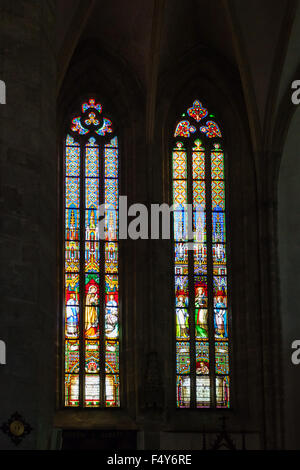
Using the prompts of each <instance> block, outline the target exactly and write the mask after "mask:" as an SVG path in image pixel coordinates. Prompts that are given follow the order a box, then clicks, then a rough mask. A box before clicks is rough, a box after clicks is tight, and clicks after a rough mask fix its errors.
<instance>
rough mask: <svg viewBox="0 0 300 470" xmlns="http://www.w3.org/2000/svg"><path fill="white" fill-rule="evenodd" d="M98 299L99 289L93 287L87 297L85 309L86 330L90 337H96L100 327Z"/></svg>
mask: <svg viewBox="0 0 300 470" xmlns="http://www.w3.org/2000/svg"><path fill="white" fill-rule="evenodd" d="M98 299H99V298H98V294H97V287H96V286H94V285H91V286H90V287H89V290H88V293H87V296H86V307H85V328H86V332H87V335H88V336H95V333H96V330H97V327H98V315H97V305H98ZM89 330H90V331H89Z"/></svg>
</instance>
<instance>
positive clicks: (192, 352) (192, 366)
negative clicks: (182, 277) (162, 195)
mask: <svg viewBox="0 0 300 470" xmlns="http://www.w3.org/2000/svg"><path fill="white" fill-rule="evenodd" d="M187 193H188V194H187V197H188V204H190V205H191V207H192V209H193V157H192V142H189V143H188V145H187ZM190 214H191V216H192V220H188V236H189V235H190V232H193V230H192V231H191V230H190V227H193V210H192V211H190V212H189V213H188V217H189V216H190ZM191 224H192V225H191ZM194 271H195V270H194V237H193V238H192V239H191V240H190V239H189V250H188V289H189V291H188V292H189V333H190V369H191V371H190V377H191V408H196V343H195V275H194Z"/></svg>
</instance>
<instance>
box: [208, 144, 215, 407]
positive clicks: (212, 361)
mask: <svg viewBox="0 0 300 470" xmlns="http://www.w3.org/2000/svg"><path fill="white" fill-rule="evenodd" d="M210 147H211V146H210V144H207V143H206V145H205V167H206V172H205V179H206V237H207V296H208V299H207V302H208V332H209V335H208V336H209V376H210V397H211V406H212V408H215V407H216V378H215V345H214V336H215V333H214V330H215V328H214V294H213V292H214V286H213V257H212V195H211V148H210Z"/></svg>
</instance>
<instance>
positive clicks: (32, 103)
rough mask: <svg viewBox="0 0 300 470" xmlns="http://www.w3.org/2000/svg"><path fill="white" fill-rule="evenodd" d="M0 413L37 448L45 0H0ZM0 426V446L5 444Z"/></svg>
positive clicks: (43, 361)
mask: <svg viewBox="0 0 300 470" xmlns="http://www.w3.org/2000/svg"><path fill="white" fill-rule="evenodd" d="M0 18H1V22H0V23H1V24H0V44H1V53H0V76H1V79H3V80H4V81H5V83H6V85H7V97H6V98H7V99H6V104H5V105H1V118H0V120H1V125H0V155H1V170H0V174H1V221H2V223H1V281H0V282H1V292H2V293H1V320H0V322H1V327H0V336H1V339H2V340H3V341H5V343H6V364H5V365H3V366H1V369H0V384H1V385H0V403H1V406H0V423H1V426H2V424H3V423H7V421H8V420H9V418H10V417H11V416H12V415H13V414H14V413H15V412H18V413H19V414H20V415H22V417H23V418H24V419H25V421H26V422H27V423H28V424H30V426H31V427H32V428H33V430H34V431H32V432H31V433H30V434H29V435H28V436H27V437H26V439H25V440H24V442H23V443H22V448H23V449H37V448H41V449H44V448H47V447H48V445H49V439H50V436H51V426H52V420H53V411H54V397H53V390H54V388H53V387H55V372H54V371H55V363H53V359H54V358H55V342H56V337H55V321H56V320H55V312H56V311H57V303H56V287H57V286H56V250H57V247H56V204H57V202H56V177H57V176H56V172H57V159H56V122H55V108H56V97H55V80H56V58H55V55H54V51H53V47H52V46H53V38H54V26H55V2H54V1H51V0H44V1H43V2H36V1H35V0H32V1H31V0H28V1H26V2H23V1H22V2H11V1H1V3H0ZM15 448H16V446H15V444H13V442H12V441H11V440H10V438H9V437H8V436H7V435H6V434H5V433H4V432H2V430H1V432H0V449H2V450H3V449H15Z"/></svg>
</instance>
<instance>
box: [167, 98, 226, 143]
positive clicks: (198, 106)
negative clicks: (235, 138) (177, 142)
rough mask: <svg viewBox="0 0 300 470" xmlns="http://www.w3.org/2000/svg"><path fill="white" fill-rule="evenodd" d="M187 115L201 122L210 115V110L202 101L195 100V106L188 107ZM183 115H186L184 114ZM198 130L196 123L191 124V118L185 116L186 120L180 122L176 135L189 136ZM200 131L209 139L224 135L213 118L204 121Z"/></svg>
mask: <svg viewBox="0 0 300 470" xmlns="http://www.w3.org/2000/svg"><path fill="white" fill-rule="evenodd" d="M187 115H188V116H189V117H190V118H191V119H193V120H194V121H196V122H197V123H199V122H200V121H202V120H203V119H205V118H206V117H207V116H208V110H207V109H206V108H205V107H204V106H203V105H202V103H201V101H199V100H195V101H194V102H193V106H191V107H190V108H188V109H187ZM183 116H185V115H184V114H183ZM196 131H197V128H196V127H195V125H193V124H191V123H190V121H189V119H187V118H185V119H184V120H182V121H179V122H178V124H177V126H176V129H175V133H174V137H185V138H188V137H190V135H191V134H194V133H195V132H196ZM199 131H200V132H202V133H204V134H205V135H206V136H207V137H208V138H209V139H212V138H216V137H222V133H221V131H220V128H219V126H218V124H217V123H216V122H215V121H212V120H209V121H206V122H205V123H203V124H202V125H201V126H200V127H199Z"/></svg>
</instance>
